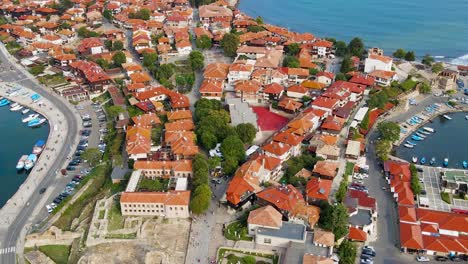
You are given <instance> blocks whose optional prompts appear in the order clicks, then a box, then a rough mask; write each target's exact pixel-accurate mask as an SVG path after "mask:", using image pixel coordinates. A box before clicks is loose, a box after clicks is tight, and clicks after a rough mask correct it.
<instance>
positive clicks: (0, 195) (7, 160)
mask: <svg viewBox="0 0 468 264" xmlns="http://www.w3.org/2000/svg"><path fill="white" fill-rule="evenodd" d="M29 113H31V112H29ZM22 117H23V115H21V112H10V107H8V106H3V107H0V131H1V133H0V181H1V183H2V184H0V207H2V206H3V205H4V204H5V203H6V201H8V199H10V197H11V196H12V195H13V194H14V193H15V192H16V191H17V190H18V188H19V186H20V185H21V184H22V183H23V182H24V180H25V179H26V177H27V176H28V175H27V174H26V173H25V172H17V171H16V163H17V162H18V159H19V158H20V157H21V155H29V154H30V153H31V151H32V148H33V146H34V144H35V143H36V141H37V140H39V139H44V140H46V139H47V137H48V135H49V127H48V125H42V126H41V127H38V128H29V127H27V126H26V125H25V124H24V123H22V122H21V118H22ZM32 176H33V175H32Z"/></svg>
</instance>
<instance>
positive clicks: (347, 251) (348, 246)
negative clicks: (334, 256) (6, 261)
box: [338, 239, 357, 264]
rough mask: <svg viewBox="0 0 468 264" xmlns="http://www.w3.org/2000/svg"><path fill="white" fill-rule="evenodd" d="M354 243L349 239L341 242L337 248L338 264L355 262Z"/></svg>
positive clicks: (355, 250)
mask: <svg viewBox="0 0 468 264" xmlns="http://www.w3.org/2000/svg"><path fill="white" fill-rule="evenodd" d="M356 254H357V249H356V244H354V243H353V242H351V241H349V240H347V239H346V240H344V241H343V242H341V244H340V246H339V248H338V257H339V259H340V262H339V264H354V263H355V262H356Z"/></svg>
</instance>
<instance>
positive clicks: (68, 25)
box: [59, 22, 71, 29]
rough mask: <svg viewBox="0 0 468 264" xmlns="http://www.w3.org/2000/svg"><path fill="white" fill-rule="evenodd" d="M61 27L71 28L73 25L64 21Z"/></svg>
mask: <svg viewBox="0 0 468 264" xmlns="http://www.w3.org/2000/svg"><path fill="white" fill-rule="evenodd" d="M59 29H71V25H70V24H68V23H67V22H63V23H62V24H60V26H59Z"/></svg>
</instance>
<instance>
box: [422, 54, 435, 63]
mask: <svg viewBox="0 0 468 264" xmlns="http://www.w3.org/2000/svg"><path fill="white" fill-rule="evenodd" d="M421 62H422V64H424V65H426V66H431V65H432V63H434V57H432V56H431V55H429V54H426V55H424V57H423V58H422V60H421Z"/></svg>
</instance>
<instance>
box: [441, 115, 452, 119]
mask: <svg viewBox="0 0 468 264" xmlns="http://www.w3.org/2000/svg"><path fill="white" fill-rule="evenodd" d="M443 117H444V118H445V119H447V120H452V118H451V117H450V116H448V115H443Z"/></svg>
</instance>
